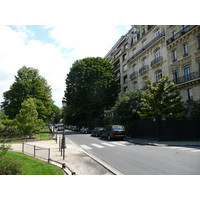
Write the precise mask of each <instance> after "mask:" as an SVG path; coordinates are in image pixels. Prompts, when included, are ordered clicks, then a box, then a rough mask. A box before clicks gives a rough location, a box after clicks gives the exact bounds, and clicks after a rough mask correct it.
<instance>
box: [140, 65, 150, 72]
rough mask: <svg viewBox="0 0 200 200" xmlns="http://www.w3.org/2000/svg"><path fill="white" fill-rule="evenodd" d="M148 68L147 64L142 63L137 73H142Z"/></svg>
mask: <svg viewBox="0 0 200 200" xmlns="http://www.w3.org/2000/svg"><path fill="white" fill-rule="evenodd" d="M148 69H149V65H144V66H143V67H141V68H140V69H139V73H143V72H145V71H147V70H148Z"/></svg>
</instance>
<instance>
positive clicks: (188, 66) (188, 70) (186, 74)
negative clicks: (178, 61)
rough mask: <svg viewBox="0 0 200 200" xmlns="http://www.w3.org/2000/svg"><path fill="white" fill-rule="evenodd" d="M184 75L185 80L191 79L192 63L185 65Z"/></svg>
mask: <svg viewBox="0 0 200 200" xmlns="http://www.w3.org/2000/svg"><path fill="white" fill-rule="evenodd" d="M184 75H185V81H189V80H190V65H186V66H185V67H184Z"/></svg>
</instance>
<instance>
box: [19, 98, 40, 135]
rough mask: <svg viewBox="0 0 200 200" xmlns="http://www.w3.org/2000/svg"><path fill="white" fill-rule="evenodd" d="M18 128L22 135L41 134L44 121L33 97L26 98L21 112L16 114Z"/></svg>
mask: <svg viewBox="0 0 200 200" xmlns="http://www.w3.org/2000/svg"><path fill="white" fill-rule="evenodd" d="M16 123H17V129H18V132H19V133H20V135H21V136H29V138H31V137H32V136H33V135H35V134H39V132H40V130H41V129H42V128H43V127H44V123H43V121H42V120H41V119H39V118H38V112H37V110H36V106H35V103H34V100H33V98H29V99H27V100H24V102H23V103H22V106H21V109H20V111H19V114H17V116H16Z"/></svg>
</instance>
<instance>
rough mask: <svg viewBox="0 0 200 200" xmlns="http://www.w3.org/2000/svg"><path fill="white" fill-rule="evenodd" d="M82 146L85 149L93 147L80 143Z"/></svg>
mask: <svg viewBox="0 0 200 200" xmlns="http://www.w3.org/2000/svg"><path fill="white" fill-rule="evenodd" d="M80 146H81V147H82V148H84V149H92V148H90V147H88V146H87V145H80Z"/></svg>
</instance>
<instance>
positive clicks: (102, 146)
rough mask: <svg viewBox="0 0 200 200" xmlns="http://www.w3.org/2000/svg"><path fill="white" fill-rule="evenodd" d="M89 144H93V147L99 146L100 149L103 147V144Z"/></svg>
mask: <svg viewBox="0 0 200 200" xmlns="http://www.w3.org/2000/svg"><path fill="white" fill-rule="evenodd" d="M91 145H92V146H95V147H97V148H100V149H102V148H104V147H103V146H101V145H98V144H91Z"/></svg>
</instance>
